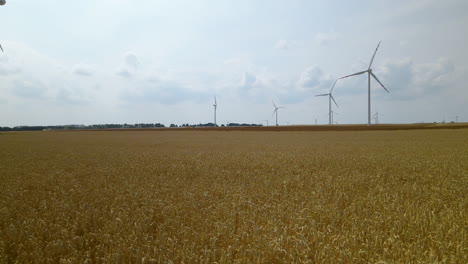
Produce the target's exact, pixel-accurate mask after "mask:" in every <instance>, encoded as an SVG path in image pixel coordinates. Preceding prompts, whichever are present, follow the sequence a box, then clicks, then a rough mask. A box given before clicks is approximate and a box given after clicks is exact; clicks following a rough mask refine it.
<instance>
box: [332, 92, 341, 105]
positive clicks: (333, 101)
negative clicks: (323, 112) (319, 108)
mask: <svg viewBox="0 0 468 264" xmlns="http://www.w3.org/2000/svg"><path fill="white" fill-rule="evenodd" d="M330 97H331V99H332V100H333V102H334V103H335V105H336V106H337V107H338V108H340V107H339V106H338V104H337V103H336V101H335V98H333V95H331V94H330Z"/></svg>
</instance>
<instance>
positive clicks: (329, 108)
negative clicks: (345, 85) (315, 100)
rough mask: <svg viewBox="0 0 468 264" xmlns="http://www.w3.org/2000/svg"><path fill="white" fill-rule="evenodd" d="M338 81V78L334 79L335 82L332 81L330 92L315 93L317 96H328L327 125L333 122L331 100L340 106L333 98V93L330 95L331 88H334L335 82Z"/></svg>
mask: <svg viewBox="0 0 468 264" xmlns="http://www.w3.org/2000/svg"><path fill="white" fill-rule="evenodd" d="M337 81H338V79H336V80H335V82H334V83H333V86H332V88H331V89H330V92H329V93H327V94H319V95H316V97H317V96H328V124H329V125H332V124H333V112H332V108H331V100H333V102H334V103H335V105H336V106H337V107H338V108H340V107H339V106H338V104H337V103H336V101H335V98H333V95H332V91H333V88H335V85H336V82H337ZM315 123H316V124H317V119H316V121H315Z"/></svg>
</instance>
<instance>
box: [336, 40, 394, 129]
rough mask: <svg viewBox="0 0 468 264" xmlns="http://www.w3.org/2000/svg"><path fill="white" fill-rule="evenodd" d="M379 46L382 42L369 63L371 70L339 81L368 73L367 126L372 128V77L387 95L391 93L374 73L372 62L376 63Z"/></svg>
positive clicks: (368, 69)
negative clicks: (375, 58)
mask: <svg viewBox="0 0 468 264" xmlns="http://www.w3.org/2000/svg"><path fill="white" fill-rule="evenodd" d="M379 46H380V42H379V44H378V45H377V48H375V51H374V55H372V59H371V61H370V63H369V68H367V70H365V71H361V72H357V73H353V74H350V75H346V76H343V77H341V78H339V79H344V78H348V77H351V76H355V75H361V74H364V73H366V72H367V83H368V98H367V101H368V105H367V107H368V109H367V125H368V126H370V125H371V93H370V80H371V79H370V77H371V76H372V78H374V79H375V80H376V81H377V82H378V83H379V84H380V85H381V86H382V88H384V89H385V91H387V93H390V92H389V91H388V90H387V88H385V86H384V85H383V84H382V82H380V80H379V79H378V78H377V76H375V74H374V73H373V72H372V69H371V67H372V62H373V61H374V57H375V54H376V53H377V50H378V49H379Z"/></svg>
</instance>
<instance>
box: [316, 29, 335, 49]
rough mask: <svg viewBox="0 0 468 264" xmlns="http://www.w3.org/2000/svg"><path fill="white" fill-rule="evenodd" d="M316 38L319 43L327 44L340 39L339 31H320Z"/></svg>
mask: <svg viewBox="0 0 468 264" xmlns="http://www.w3.org/2000/svg"><path fill="white" fill-rule="evenodd" d="M314 39H315V41H316V42H317V43H318V44H319V45H321V46H326V45H329V44H330V43H332V42H334V41H336V40H337V39H338V33H336V32H319V33H317V34H316V35H315V37H314Z"/></svg>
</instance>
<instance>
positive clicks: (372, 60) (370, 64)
mask: <svg viewBox="0 0 468 264" xmlns="http://www.w3.org/2000/svg"><path fill="white" fill-rule="evenodd" d="M380 42H381V41H379V44H377V48H375V51H374V55H372V59H371V61H370V63H369V68H368V69H370V67H371V66H372V62H374V57H375V54H376V53H377V50H378V49H379V46H380Z"/></svg>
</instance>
